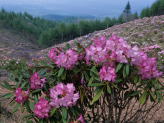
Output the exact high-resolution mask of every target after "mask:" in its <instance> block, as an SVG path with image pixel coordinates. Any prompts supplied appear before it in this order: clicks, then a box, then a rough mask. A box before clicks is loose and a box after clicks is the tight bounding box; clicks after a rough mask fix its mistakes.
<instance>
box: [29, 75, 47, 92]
mask: <svg viewBox="0 0 164 123" xmlns="http://www.w3.org/2000/svg"><path fill="white" fill-rule="evenodd" d="M45 83H46V78H42V79H40V77H39V74H38V73H37V72H35V73H34V74H33V75H32V76H31V78H30V87H31V89H40V88H42V87H43V86H44V84H45Z"/></svg>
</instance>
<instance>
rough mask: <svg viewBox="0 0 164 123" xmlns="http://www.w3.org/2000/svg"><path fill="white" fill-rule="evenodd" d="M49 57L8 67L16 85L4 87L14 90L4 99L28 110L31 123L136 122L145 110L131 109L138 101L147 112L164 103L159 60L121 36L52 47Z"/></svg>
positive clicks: (28, 119) (27, 118)
mask: <svg viewBox="0 0 164 123" xmlns="http://www.w3.org/2000/svg"><path fill="white" fill-rule="evenodd" d="M48 57H49V59H50V60H49V59H47V58H46V59H42V60H38V61H37V62H33V64H30V65H29V64H27V63H24V62H21V61H20V62H19V63H17V62H16V61H12V62H10V63H9V64H8V65H6V67H5V68H6V69H7V70H8V71H9V72H10V78H11V80H13V81H14V82H15V84H12V85H11V84H9V83H3V84H2V86H3V87H5V88H7V89H9V90H11V93H7V94H5V95H4V97H6V98H13V100H12V103H15V102H18V103H17V105H18V107H23V108H25V109H26V111H27V112H28V113H29V115H27V116H25V118H26V120H27V121H30V120H31V119H32V120H31V122H32V121H33V122H34V121H35V122H53V123H54V122H56V123H61V122H63V123H70V122H73V123H76V122H81V123H84V122H87V121H90V122H101V121H103V122H104V121H107V122H118V123H119V122H123V121H132V120H134V119H135V118H136V116H137V113H138V112H139V110H133V107H132V109H131V110H130V111H129V110H128V107H129V106H130V105H132V104H135V102H139V103H140V104H139V105H140V106H141V107H140V108H141V109H140V110H141V112H142V108H143V107H142V106H145V104H146V103H147V101H151V102H152V103H153V104H154V103H159V102H161V101H162V98H163V94H162V91H163V85H162V84H161V83H160V81H158V77H159V76H161V75H162V72H159V71H158V70H157V60H156V59H155V58H150V57H149V56H148V54H147V53H146V52H145V51H144V50H143V49H140V48H138V47H137V46H131V45H129V44H128V43H127V42H126V41H125V40H124V39H123V38H120V37H118V36H116V35H112V36H111V37H110V38H107V37H103V36H102V37H99V38H95V39H93V40H92V41H91V42H89V43H88V44H87V43H85V44H80V43H77V42H75V45H72V46H70V45H67V46H66V47H65V48H52V49H51V50H50V51H49V54H48ZM15 91H16V94H14V92H15ZM18 91H19V94H17V92H18ZM132 106H133V105H132ZM130 112H131V113H130ZM136 112H137V113H136ZM132 114H134V115H132ZM130 115H132V116H130Z"/></svg>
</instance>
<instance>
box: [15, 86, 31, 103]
mask: <svg viewBox="0 0 164 123" xmlns="http://www.w3.org/2000/svg"><path fill="white" fill-rule="evenodd" d="M28 97H29V91H23V90H22V88H17V89H16V91H15V101H16V102H17V103H24V102H25V101H26V100H27V99H28Z"/></svg>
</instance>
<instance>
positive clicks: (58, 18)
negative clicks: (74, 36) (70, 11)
mask: <svg viewBox="0 0 164 123" xmlns="http://www.w3.org/2000/svg"><path fill="white" fill-rule="evenodd" d="M42 18H44V19H47V20H51V21H60V22H73V23H74V22H75V23H76V22H79V21H80V20H95V19H96V17H94V16H91V15H85V16H69V15H58V14H48V15H44V16H42Z"/></svg>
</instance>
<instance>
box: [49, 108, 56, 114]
mask: <svg viewBox="0 0 164 123" xmlns="http://www.w3.org/2000/svg"><path fill="white" fill-rule="evenodd" d="M56 110H57V109H56V108H53V109H52V110H51V113H50V115H51V116H53V115H54V114H55V112H56Z"/></svg>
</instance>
